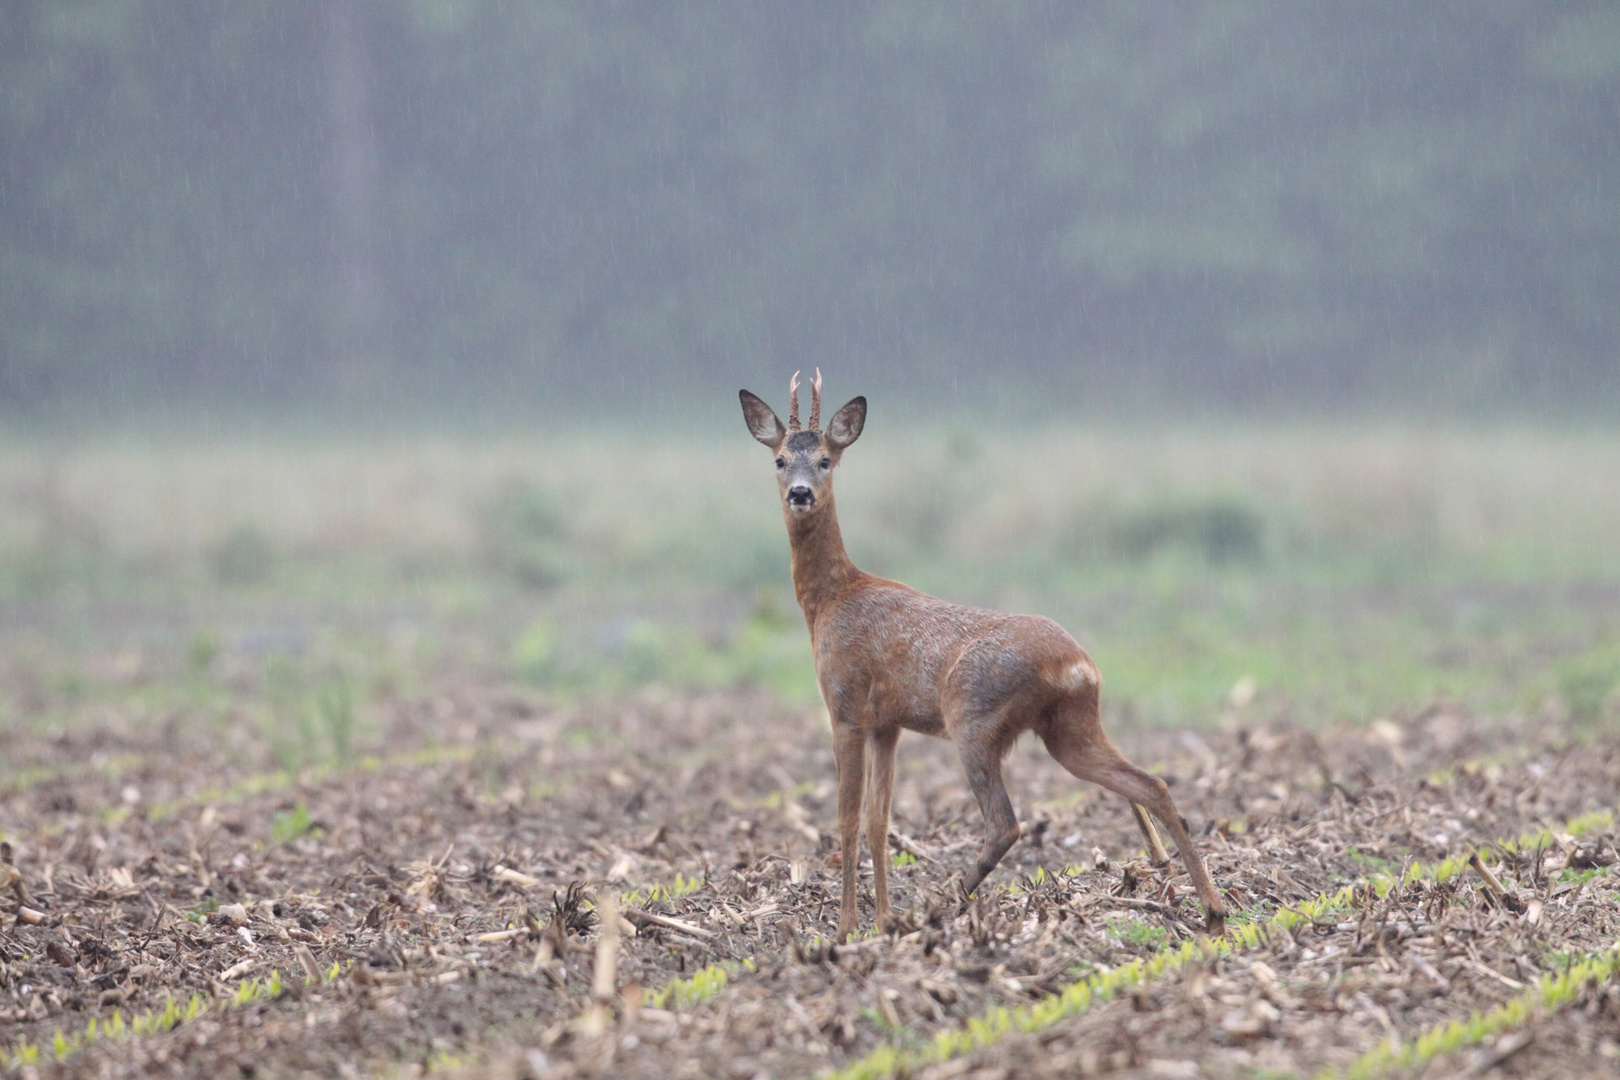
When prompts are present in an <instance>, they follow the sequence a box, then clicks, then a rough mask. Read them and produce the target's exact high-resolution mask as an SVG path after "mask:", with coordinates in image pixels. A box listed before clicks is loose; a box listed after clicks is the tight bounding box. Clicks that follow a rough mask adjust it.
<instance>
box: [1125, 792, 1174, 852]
mask: <svg viewBox="0 0 1620 1080" xmlns="http://www.w3.org/2000/svg"><path fill="white" fill-rule="evenodd" d="M1131 814H1132V816H1133V817H1135V818H1136V827H1137V828H1138V829H1141V830H1142V839H1144V840H1146V841H1147V846H1148V856H1149V857H1150V858H1152V860H1153V865H1154V866H1167V865H1169V863H1170V853H1169V852H1168V851H1166V850H1164V841H1163V840H1160V839H1159V830H1158V829H1155V828H1154V827H1153V819H1152V818H1150V817H1148V815H1147V811H1146V810H1144V809H1142V805H1141V804H1140V803H1131Z"/></svg>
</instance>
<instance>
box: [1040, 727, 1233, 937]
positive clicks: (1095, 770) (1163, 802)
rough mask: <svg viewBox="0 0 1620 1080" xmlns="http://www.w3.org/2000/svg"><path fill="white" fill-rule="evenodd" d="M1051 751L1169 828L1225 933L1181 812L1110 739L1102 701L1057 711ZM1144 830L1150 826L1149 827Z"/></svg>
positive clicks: (1214, 922) (1049, 731) (1046, 734)
mask: <svg viewBox="0 0 1620 1080" xmlns="http://www.w3.org/2000/svg"><path fill="white" fill-rule="evenodd" d="M1040 735H1041V739H1042V740H1043V741H1044V742H1045V743H1046V749H1047V751H1048V752H1049V753H1050V754H1051V755H1052V757H1054V758H1056V759H1057V762H1058V764H1060V765H1062V766H1063V767H1064V768H1065V769H1067V770H1069V772H1071V773H1073V774H1074V775H1075V776H1077V777H1079V778H1080V779H1082V780H1089V781H1091V782H1092V783H1094V784H1096V785H1098V786H1099V787H1104V788H1107V789H1108V790H1109V791H1112V792H1114V793H1115V794H1117V795H1123V796H1124V797H1125V798H1127V799H1129V800H1130V801H1131V802H1132V803H1135V804H1137V805H1139V806H1142V807H1144V808H1145V809H1147V810H1149V811H1151V812H1152V814H1153V816H1154V817H1156V818H1158V819H1159V820H1160V821H1162V822H1163V823H1164V826H1165V828H1167V829H1169V830H1170V837H1171V839H1173V840H1174V841H1175V842H1176V850H1177V851H1179V852H1180V853H1181V861H1182V862H1184V863H1186V864H1187V874H1188V876H1189V877H1191V878H1192V883H1193V888H1194V889H1195V890H1197V892H1198V899H1199V900H1200V901H1201V902H1202V903H1203V905H1204V916H1205V921H1206V924H1207V926H1208V928H1209V932H1210V933H1212V934H1220V933H1223V932H1224V931H1225V928H1226V903H1225V901H1223V900H1222V899H1221V894H1220V893H1219V892H1218V891H1217V890H1216V888H1215V883H1214V882H1213V881H1211V880H1210V877H1209V872H1208V871H1207V870H1205V869H1204V861H1203V860H1202V859H1200V858H1199V857H1198V849H1197V848H1195V847H1194V846H1193V842H1192V837H1191V835H1189V834H1188V832H1187V825H1186V823H1185V822H1184V821H1183V820H1182V817H1181V813H1180V812H1179V811H1178V810H1177V809H1176V804H1175V803H1174V802H1173V801H1172V800H1171V798H1170V789H1169V788H1168V787H1167V786H1165V782H1164V781H1163V780H1161V779H1159V778H1158V777H1157V776H1154V775H1153V774H1152V773H1150V772H1147V771H1145V770H1143V769H1139V768H1137V767H1136V766H1135V765H1133V764H1131V762H1130V761H1128V760H1127V759H1126V757H1125V755H1124V754H1121V753H1120V752H1119V750H1118V749H1117V748H1116V747H1115V746H1114V744H1113V743H1112V742H1110V741H1109V739H1108V736H1107V735H1105V734H1104V733H1103V730H1102V725H1101V723H1100V722H1099V720H1098V718H1097V703H1096V699H1095V697H1094V696H1093V697H1092V698H1091V699H1090V700H1089V701H1085V700H1081V701H1076V702H1074V703H1073V704H1072V705H1071V706H1070V707H1069V708H1059V709H1057V710H1054V712H1053V714H1052V715H1051V717H1050V718H1049V719H1048V721H1047V723H1046V724H1045V725H1043V727H1042V728H1041V730H1040ZM1144 832H1145V830H1144Z"/></svg>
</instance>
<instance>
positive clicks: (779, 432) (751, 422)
mask: <svg viewBox="0 0 1620 1080" xmlns="http://www.w3.org/2000/svg"><path fill="white" fill-rule="evenodd" d="M737 397H738V399H739V400H741V401H742V410H743V419H744V420H745V421H747V422H748V431H749V433H750V434H751V435H753V436H754V438H756V439H758V440H759V441H760V442H762V443H764V444H765V445H766V446H768V447H770V448H771V449H772V450H775V449H776V448H777V447H778V446H781V445H782V440H783V439H784V438H786V437H787V429H786V428H784V427H783V426H782V421H780V420H778V419H777V418H776V412H775V410H773V409H772V408H771V407H770V406H769V405H767V404H765V403H764V402H763V401H761V400H760V399H759V398H758V397H756V396H754V395H753V394H750V393H749V392H748V391H747V390H739V391H737Z"/></svg>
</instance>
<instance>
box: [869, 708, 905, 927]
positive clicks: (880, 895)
mask: <svg viewBox="0 0 1620 1080" xmlns="http://www.w3.org/2000/svg"><path fill="white" fill-rule="evenodd" d="M866 741H867V749H868V750H869V751H870V756H868V758H867V769H868V770H869V772H870V777H871V781H870V784H869V785H868V787H867V789H866V846H867V847H869V848H871V849H872V896H873V904H872V906H873V909H874V915H873V920H872V921H873V925H874V926H876V927H877V930H878V932H879V933H882V932H883V931H884V930H887V929H888V928H889V804H890V801H891V799H892V798H893V796H894V748H895V744H897V743H898V742H899V741H900V729H899V728H898V727H888V728H878V729H876V730H875V731H873V732H872V734H871V735H869V736H867V740H866Z"/></svg>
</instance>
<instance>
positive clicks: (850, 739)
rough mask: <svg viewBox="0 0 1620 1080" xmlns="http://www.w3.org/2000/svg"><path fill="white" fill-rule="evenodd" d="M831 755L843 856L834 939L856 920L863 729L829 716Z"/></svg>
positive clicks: (849, 929)
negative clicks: (834, 760) (835, 764)
mask: <svg viewBox="0 0 1620 1080" xmlns="http://www.w3.org/2000/svg"><path fill="white" fill-rule="evenodd" d="M833 756H834V757H835V758H837V760H838V849H839V851H840V852H841V853H842V854H843V858H844V892H843V895H842V896H840V897H839V899H838V940H839V941H840V942H842V941H847V940H849V936H850V935H851V934H853V933H854V932H855V926H856V924H857V923H858V922H859V921H860V915H859V909H858V908H857V906H856V903H855V890H856V888H857V884H858V882H859V881H860V869H861V849H860V835H861V784H862V781H863V780H864V779H865V776H866V768H865V765H866V733H865V732H863V731H862V730H861V729H860V727H859V726H858V725H856V724H852V723H849V722H847V721H842V720H837V719H835V720H833Z"/></svg>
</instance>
